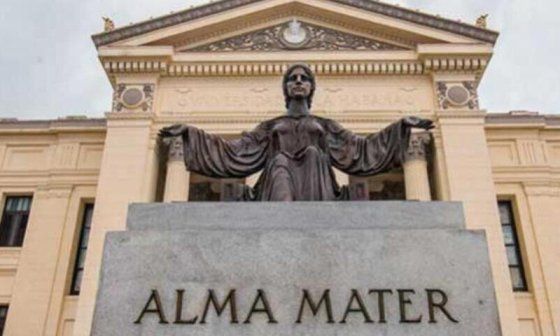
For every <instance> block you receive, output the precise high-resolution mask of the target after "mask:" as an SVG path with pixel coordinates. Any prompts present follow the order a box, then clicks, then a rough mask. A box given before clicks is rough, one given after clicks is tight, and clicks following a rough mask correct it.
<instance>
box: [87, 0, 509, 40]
mask: <svg viewBox="0 0 560 336" xmlns="http://www.w3.org/2000/svg"><path fill="white" fill-rule="evenodd" d="M260 1H263V0H222V1H218V2H211V3H208V4H205V5H202V6H199V7H195V8H192V9H187V10H184V11H180V12H177V13H173V14H169V15H165V16H161V17H159V18H155V19H151V20H148V21H144V22H140V23H137V24H133V25H130V26H126V27H122V28H118V29H115V30H113V31H110V32H105V33H100V34H96V35H93V36H92V39H93V42H94V43H95V45H96V46H97V47H100V46H103V45H107V44H110V43H114V42H117V41H121V40H124V39H127V38H130V37H134V36H138V35H141V34H146V33H149V32H152V31H155V30H158V29H162V28H166V27H170V26H173V25H177V24H181V23H184V22H188V21H192V20H195V19H200V18H203V17H206V16H209V15H214V14H218V13H221V12H224V11H228V10H232V9H235V8H238V7H241V6H245V5H249V4H252V3H257V2H260ZM330 1H332V2H335V3H339V4H342V5H346V6H350V7H353V8H358V9H362V10H365V11H369V12H373V13H377V14H381V15H385V16H388V17H392V18H396V19H399V20H404V21H408V22H412V23H416V24H420V25H423V26H428V27H431V28H434V29H439V30H444V31H447V32H450V33H454V34H458V35H463V36H467V37H471V38H475V39H477V40H480V41H484V42H487V43H491V44H495V43H496V41H497V39H498V36H499V34H498V33H497V32H494V31H491V30H488V29H484V28H480V27H476V26H473V25H469V24H466V23H462V22H457V21H453V20H449V19H444V18H441V17H438V16H434V15H430V14H426V13H422V12H418V11H414V10H410V9H406V8H401V7H398V6H395V5H390V4H385V3H382V2H378V1H373V0H330Z"/></svg>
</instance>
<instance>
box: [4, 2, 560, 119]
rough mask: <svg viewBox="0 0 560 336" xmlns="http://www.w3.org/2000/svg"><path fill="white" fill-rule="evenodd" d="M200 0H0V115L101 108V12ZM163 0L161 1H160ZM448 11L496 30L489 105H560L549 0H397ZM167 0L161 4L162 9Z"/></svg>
mask: <svg viewBox="0 0 560 336" xmlns="http://www.w3.org/2000/svg"><path fill="white" fill-rule="evenodd" d="M204 2H205V1H201V0H198V1H184V0H167V1H165V2H163V1H151V0H135V1H132V0H118V1H116V0H87V1H72V0H49V1H47V0H33V4H30V3H29V1H19V0H2V1H0V41H2V52H1V53H0V75H1V76H0V78H2V82H0V117H4V118H6V117H17V118H20V119H28V118H45V119H46V118H57V117H60V116H63V115H75V114H87V115H89V116H92V117H94V116H97V117H99V116H102V115H103V112H104V111H107V110H109V109H110V101H111V87H110V85H109V83H108V80H107V79H106V77H105V74H104V72H103V70H102V68H101V66H100V64H99V62H98V60H97V56H96V50H95V47H94V46H93V43H92V42H91V39H90V38H89V37H90V35H92V34H93V33H96V32H99V31H100V30H101V29H102V26H103V23H102V20H101V17H102V16H109V17H112V18H113V19H114V20H115V22H116V23H117V25H118V26H121V25H124V24H127V23H129V22H137V21H141V20H145V19H147V18H149V17H150V16H159V15H162V14H166V13H168V12H169V11H172V10H175V11H177V10H181V9H184V8H185V7H188V6H189V5H192V4H200V3H204ZM162 3H164V4H162ZM393 3H399V4H401V5H402V6H406V7H411V8H420V9H421V10H423V11H426V12H429V13H433V14H441V15H442V16H444V17H449V18H452V19H462V20H464V21H468V22H474V21H475V20H476V18H477V17H478V16H479V15H480V14H482V13H489V14H490V27H491V28H494V29H497V30H500V32H501V37H500V40H499V41H498V44H497V48H496V54H495V56H494V58H493V60H492V62H491V64H490V67H489V69H488V70H487V72H486V75H485V78H484V80H483V82H482V85H481V86H480V88H479V92H480V95H481V102H482V106H483V107H484V108H487V109H488V110H490V111H508V110H513V109H529V110H535V111H541V112H546V113H554V112H557V111H558V112H560V94H559V93H560V83H559V80H558V78H559V77H560V76H559V71H558V66H556V65H555V64H556V62H555V59H556V55H558V54H559V52H560V34H557V32H556V29H557V26H558V24H559V23H560V22H559V20H558V18H557V16H556V13H558V10H559V9H560V3H559V2H557V1H555V0H492V1H488V0H470V1H466V0H431V1H425V0H400V1H397V2H393ZM164 6H165V8H166V10H162V8H163V7H164Z"/></svg>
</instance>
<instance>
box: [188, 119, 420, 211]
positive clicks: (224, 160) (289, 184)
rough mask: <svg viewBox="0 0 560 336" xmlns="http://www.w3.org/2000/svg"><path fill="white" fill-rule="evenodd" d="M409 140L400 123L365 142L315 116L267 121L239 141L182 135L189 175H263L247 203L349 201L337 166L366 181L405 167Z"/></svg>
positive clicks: (193, 130)
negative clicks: (337, 177) (249, 201)
mask: <svg viewBox="0 0 560 336" xmlns="http://www.w3.org/2000/svg"><path fill="white" fill-rule="evenodd" d="M409 135H410V129H409V127H406V126H405V125H403V122H402V121H399V122H396V123H394V124H392V125H390V126H388V127H387V128H385V129H384V130H382V131H381V132H379V133H375V134H371V135H369V136H367V137H362V136H358V135H355V134H354V133H352V132H350V131H348V130H346V129H344V128H343V127H342V126H340V125H339V124H338V123H337V122H335V121H333V120H330V119H325V118H321V117H316V116H312V115H308V116H303V117H292V116H282V117H278V118H275V119H271V120H267V121H264V122H262V123H261V124H260V125H258V126H257V127H256V128H255V129H254V130H253V131H251V132H246V133H243V135H242V137H241V138H240V139H236V140H225V139H222V138H220V137H218V136H215V135H212V134H208V133H206V132H204V131H202V130H200V129H197V128H194V127H190V126H187V128H186V130H185V132H184V133H183V134H182V136H183V143H184V153H185V164H186V166H187V169H189V170H190V171H193V172H196V173H199V174H202V175H205V176H210V177H218V178H243V177H247V176H249V175H252V174H254V173H256V172H258V171H260V170H262V171H263V172H262V174H261V176H260V178H259V180H258V182H257V184H256V185H255V187H254V189H253V190H251V191H250V192H249V193H246V196H245V198H246V199H247V200H257V201H328V200H340V199H346V198H347V197H348V195H347V192H342V189H341V188H340V187H339V185H338V184H337V182H336V179H335V175H334V171H333V167H336V168H338V169H339V170H341V171H343V172H345V173H347V174H349V175H357V176H368V175H375V174H379V173H382V172H384V171H387V170H390V169H392V168H394V167H398V166H400V165H401V160H402V157H403V154H404V150H406V145H407V143H408V138H409Z"/></svg>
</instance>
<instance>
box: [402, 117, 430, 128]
mask: <svg viewBox="0 0 560 336" xmlns="http://www.w3.org/2000/svg"><path fill="white" fill-rule="evenodd" d="M403 123H404V124H405V125H406V126H408V127H411V128H421V129H425V130H431V129H432V128H434V127H435V126H434V122H433V121H431V120H430V119H423V118H418V117H406V118H404V119H403Z"/></svg>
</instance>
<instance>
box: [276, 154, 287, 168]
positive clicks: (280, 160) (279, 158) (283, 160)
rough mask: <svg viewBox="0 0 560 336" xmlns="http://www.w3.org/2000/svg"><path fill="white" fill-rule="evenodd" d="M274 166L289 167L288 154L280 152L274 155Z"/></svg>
mask: <svg viewBox="0 0 560 336" xmlns="http://www.w3.org/2000/svg"><path fill="white" fill-rule="evenodd" d="M272 162H273V164H274V166H283V167H287V166H288V162H289V160H288V158H287V157H286V155H284V154H282V153H280V154H278V155H276V156H275V157H274V159H273V160H272Z"/></svg>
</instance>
